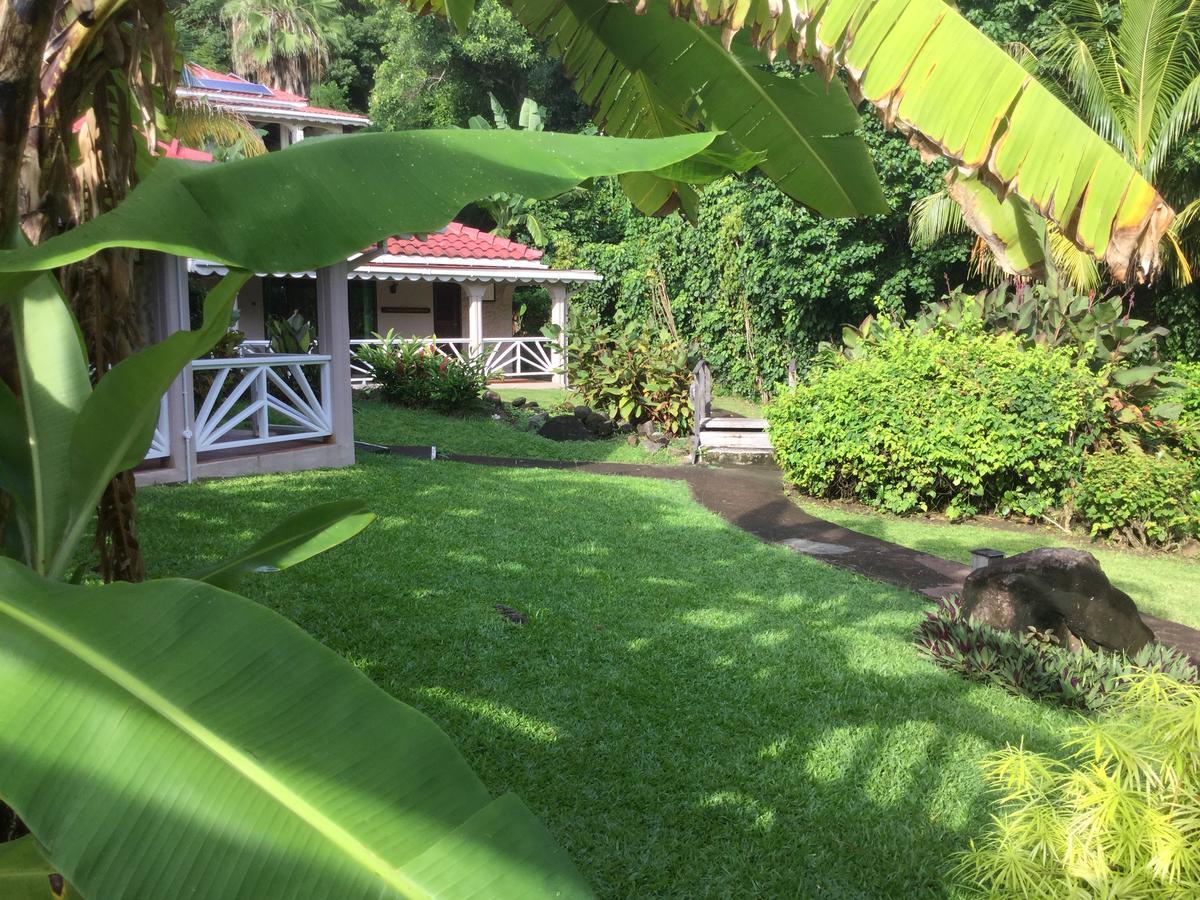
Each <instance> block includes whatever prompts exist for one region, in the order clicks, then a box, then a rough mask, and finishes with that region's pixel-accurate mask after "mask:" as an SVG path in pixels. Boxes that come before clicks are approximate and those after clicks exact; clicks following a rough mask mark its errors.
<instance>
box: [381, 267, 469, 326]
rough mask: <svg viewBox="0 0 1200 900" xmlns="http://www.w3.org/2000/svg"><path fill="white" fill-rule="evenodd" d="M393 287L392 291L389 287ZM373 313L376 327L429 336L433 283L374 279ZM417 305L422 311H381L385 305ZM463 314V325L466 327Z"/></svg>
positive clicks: (431, 323) (431, 321)
mask: <svg viewBox="0 0 1200 900" xmlns="http://www.w3.org/2000/svg"><path fill="white" fill-rule="evenodd" d="M393 289H395V293H392V290H393ZM375 303H376V307H375V314H376V322H377V323H378V325H377V330H378V331H379V333H380V334H387V333H388V329H389V328H394V329H395V330H396V334H398V335H399V336H400V337H429V336H430V335H431V334H433V285H432V284H430V283H429V282H428V281H377V282H375ZM393 306H412V307H421V308H422V309H424V310H425V312H420V313H398V312H385V311H384V310H385V308H386V307H393ZM466 321H467V320H466V317H465V315H464V317H463V323H464V324H463V328H464V329H465V328H466Z"/></svg>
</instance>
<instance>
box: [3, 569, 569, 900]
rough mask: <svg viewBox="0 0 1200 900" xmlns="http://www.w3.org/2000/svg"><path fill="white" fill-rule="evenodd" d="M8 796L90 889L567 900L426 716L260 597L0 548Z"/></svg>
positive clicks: (536, 848) (506, 804)
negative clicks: (64, 564) (2, 554)
mask: <svg viewBox="0 0 1200 900" xmlns="http://www.w3.org/2000/svg"><path fill="white" fill-rule="evenodd" d="M0 635H2V638H0V683H2V684H3V685H4V690H3V691H0V796H2V797H3V798H4V799H5V800H6V801H7V802H8V803H9V804H10V805H11V806H12V807H13V808H14V809H15V810H16V811H17V813H18V814H19V815H20V816H21V818H22V819H23V820H24V821H25V822H26V823H27V824H28V825H29V826H30V829H31V830H32V831H33V833H34V834H36V835H37V837H38V839H39V841H40V842H41V843H42V844H43V845H44V846H45V847H46V850H47V853H48V855H49V857H50V858H51V859H52V860H53V861H54V863H55V865H56V866H57V867H58V868H59V871H61V872H62V873H63V875H65V876H66V877H67V879H68V880H69V881H70V882H71V884H73V885H75V886H76V887H77V888H79V890H80V892H81V893H82V894H83V895H84V896H85V897H92V898H115V897H124V898H136V897H156V898H157V897H162V898H166V897H195V898H213V900H229V898H234V897H247V898H250V897H280V898H284V897H286V898H289V900H302V898H314V900H330V898H338V900H353V898H372V900H378V898H387V897H438V896H452V897H481V898H483V897H487V898H490V897H542V896H545V897H550V896H556V897H573V896H584V895H587V894H588V889H587V887H586V885H585V884H584V883H583V882H582V880H581V879H580V876H579V875H578V873H577V872H576V870H575V869H574V867H573V865H572V864H571V862H570V860H569V859H567V857H566V856H565V854H563V853H562V852H561V851H560V850H558V849H557V848H556V847H555V845H554V842H553V840H552V839H551V838H550V836H549V835H548V833H547V832H546V831H545V829H544V828H543V827H542V826H541V825H540V824H539V823H538V821H537V819H536V818H535V817H534V816H533V815H532V814H531V813H530V812H529V810H528V809H527V808H526V807H525V806H524V805H523V804H522V803H521V802H520V800H518V799H517V798H516V797H514V796H512V795H505V796H502V797H500V798H498V799H493V798H491V796H490V795H489V794H488V792H487V790H486V788H485V787H484V785H483V784H482V783H481V782H480V781H479V779H478V778H477V777H476V776H475V775H474V774H473V773H472V771H471V769H470V767H469V766H468V765H467V763H466V761H465V760H464V759H463V758H462V757H461V756H460V755H459V753H458V751H457V750H456V749H455V747H454V745H453V743H452V742H451V741H450V740H449V738H447V737H446V735H445V734H443V733H442V732H441V731H440V730H439V729H438V728H437V726H436V725H434V724H433V722H431V721H430V720H429V719H428V718H426V717H425V716H424V715H423V714H421V713H420V712H418V711H417V710H414V709H412V708H411V707H408V706H406V705H404V704H402V703H399V702H398V701H396V700H394V699H392V698H391V697H389V696H388V695H387V694H386V693H384V692H383V691H382V690H380V689H379V688H377V687H375V686H374V685H373V684H371V682H370V681H368V680H367V679H365V678H363V677H362V676H361V675H360V674H359V673H358V672H357V671H356V670H355V669H354V668H353V667H352V666H351V665H350V664H349V663H347V662H346V661H345V660H343V659H342V658H341V657H339V656H338V655H337V654H335V653H333V652H332V651H330V650H327V649H325V648H324V647H322V646H321V645H320V644H318V643H317V642H316V641H314V640H313V639H311V638H309V637H308V636H306V635H305V634H304V633H303V632H302V631H300V629H299V628H296V627H295V626H294V625H292V624H291V623H289V622H287V621H286V620H285V619H283V618H282V617H280V616H277V615H276V614H275V613H272V612H270V611H269V610H267V609H265V608H263V607H262V606H260V605H258V604H256V603H253V602H251V601H249V600H246V599H244V598H242V597H238V596H236V595H234V594H230V593H227V592H225V591H222V590H220V589H218V588H215V587H213V586H211V585H208V584H203V583H199V582H194V581H185V580H168V581H156V582H149V583H146V584H140V585H129V584H115V585H107V586H103V587H95V586H91V587H76V586H71V585H64V584H54V583H51V582H48V581H45V580H43V579H42V578H40V577H39V576H37V575H36V574H34V573H33V572H31V571H30V570H29V569H27V568H25V567H23V566H21V565H19V564H17V563H15V562H13V561H11V560H2V559H0Z"/></svg>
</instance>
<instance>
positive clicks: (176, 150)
mask: <svg viewBox="0 0 1200 900" xmlns="http://www.w3.org/2000/svg"><path fill="white" fill-rule="evenodd" d="M158 153H159V155H160V156H165V157H166V158H167V159H191V160H195V161H197V162H212V161H213V155H212V154H211V153H208V152H207V151H204V150H194V149H192V148H191V147H185V146H183V145H182V144H181V143H179V139H178V138H176V139H174V140H172V141H171V143H169V144H165V143H163V142H162V141H159V142H158Z"/></svg>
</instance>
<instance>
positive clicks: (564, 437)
mask: <svg viewBox="0 0 1200 900" xmlns="http://www.w3.org/2000/svg"><path fill="white" fill-rule="evenodd" d="M538 434H540V435H541V436H542V437H544V438H550V440H552V441H589V440H591V439H592V437H593V435H592V433H591V432H590V431H588V429H587V426H586V425H584V424H583V422H582V421H581V420H579V419H578V418H576V417H575V416H551V417H550V418H549V419H547V420H546V422H545V424H543V425H542V427H541V428H539V429H538Z"/></svg>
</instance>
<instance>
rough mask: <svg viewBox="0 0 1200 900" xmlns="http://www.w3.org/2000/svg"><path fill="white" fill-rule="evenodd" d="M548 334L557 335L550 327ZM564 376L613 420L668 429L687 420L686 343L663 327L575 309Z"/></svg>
mask: <svg viewBox="0 0 1200 900" xmlns="http://www.w3.org/2000/svg"><path fill="white" fill-rule="evenodd" d="M546 333H547V335H548V336H550V337H557V336H558V332H557V330H556V329H555V328H554V327H553V326H550V327H548V328H547V330H546ZM566 356H567V380H568V383H569V384H570V385H571V387H572V388H574V390H575V392H576V393H577V394H578V395H579V397H580V399H581V400H582V401H583V402H584V403H585V404H587V405H588V406H590V407H592V408H593V409H596V410H600V411H602V412H605V413H607V414H608V416H609V417H610V418H611V419H612V420H613V421H614V422H629V423H630V424H632V425H640V424H641V423H642V422H653V423H654V424H655V425H657V426H659V427H660V428H661V429H662V430H663V431H665V432H666V433H668V434H683V433H686V432H687V431H688V430H689V429H690V428H691V425H692V405H691V401H690V400H689V399H688V389H689V388H690V387H691V382H692V360H691V358H690V355H689V353H688V347H687V345H686V344H684V343H683V342H682V341H680V340H679V339H678V338H676V337H674V336H672V334H671V332H670V331H668V330H667V329H666V328H659V329H653V328H647V327H645V326H644V325H641V324H639V323H638V322H628V323H626V324H625V325H624V326H620V327H618V326H616V325H602V324H600V322H598V321H597V320H596V318H595V317H594V316H592V315H589V314H588V313H586V312H578V313H576V315H575V316H574V317H573V320H572V322H571V326H570V328H569V329H568V331H567V347H566Z"/></svg>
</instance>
